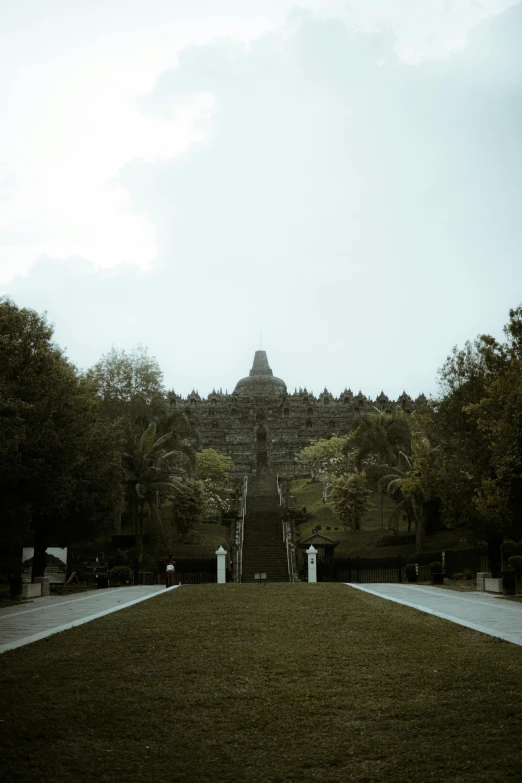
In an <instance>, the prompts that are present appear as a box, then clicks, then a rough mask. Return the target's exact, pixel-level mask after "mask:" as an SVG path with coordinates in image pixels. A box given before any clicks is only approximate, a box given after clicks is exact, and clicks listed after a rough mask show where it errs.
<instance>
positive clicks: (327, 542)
mask: <svg viewBox="0 0 522 783" xmlns="http://www.w3.org/2000/svg"><path fill="white" fill-rule="evenodd" d="M340 543H341V541H340V540H339V541H334V540H333V539H332V538H328V536H322V535H321V534H320V533H312V535H311V536H308V538H303V540H302V541H297V542H296V546H298V547H299V549H308V547H309V546H312V545H313V546H315V548H316V549H317V547H327V546H337V545H338V544H340Z"/></svg>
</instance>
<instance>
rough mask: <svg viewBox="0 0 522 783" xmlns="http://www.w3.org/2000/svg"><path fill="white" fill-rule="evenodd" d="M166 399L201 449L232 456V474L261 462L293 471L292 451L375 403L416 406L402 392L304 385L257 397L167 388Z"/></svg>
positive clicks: (336, 431) (346, 425)
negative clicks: (393, 395)
mask: <svg viewBox="0 0 522 783" xmlns="http://www.w3.org/2000/svg"><path fill="white" fill-rule="evenodd" d="M170 404H171V405H172V406H176V407H178V408H181V409H182V410H183V411H184V412H185V413H186V414H187V416H188V417H189V419H190V420H191V421H192V423H193V424H194V426H195V427H196V429H197V430H198V432H199V435H200V439H201V441H200V447H201V448H202V449H205V448H213V449H216V450H217V451H220V452H221V453H223V454H227V455H228V456H230V457H231V458H232V460H233V462H234V465H235V470H234V476H233V477H234V478H239V477H241V476H243V475H244V474H246V473H247V474H252V473H255V472H256V471H257V469H258V466H259V465H260V464H267V465H268V467H270V468H272V469H274V470H277V471H278V473H279V474H280V475H287V476H292V475H293V474H294V472H295V471H296V463H295V457H296V455H297V454H298V453H299V452H300V451H301V450H302V449H303V448H305V447H306V446H308V445H310V441H312V440H317V439H318V438H327V437H329V436H331V435H345V434H346V433H347V432H348V431H349V429H350V425H351V422H352V421H353V420H354V418H355V417H356V416H357V415H359V414H362V413H370V412H372V411H373V412H374V411H375V409H376V408H377V409H379V410H384V411H388V412H391V411H392V410H393V409H394V408H395V407H401V408H403V409H404V410H406V411H411V410H413V408H414V407H415V403H414V402H413V400H411V398H410V397H408V395H406V394H402V395H401V397H399V399H398V400H397V401H391V400H389V399H388V398H387V397H386V396H385V395H384V394H381V395H379V397H378V398H377V399H376V400H370V399H368V398H366V397H365V396H364V395H362V394H360V393H359V394H358V395H356V396H354V395H353V394H352V392H350V391H349V390H347V391H345V392H344V393H343V394H342V395H341V396H340V397H338V398H335V397H333V396H332V395H331V394H330V393H329V392H328V391H326V390H325V391H324V392H322V394H320V395H319V396H317V397H316V396H314V395H313V394H311V393H308V392H307V391H306V390H302V391H299V392H295V393H294V394H286V393H285V394H278V395H275V394H266V395H259V394H258V395H256V396H246V395H244V394H243V395H239V394H237V393H232V394H223V393H221V392H212V393H211V394H210V395H209V396H208V397H207V398H206V399H201V398H200V397H199V395H198V394H197V393H196V392H193V393H192V394H190V395H189V396H188V397H187V398H181V397H179V396H177V395H175V394H173V393H171V394H170ZM297 472H299V470H298V471H297Z"/></svg>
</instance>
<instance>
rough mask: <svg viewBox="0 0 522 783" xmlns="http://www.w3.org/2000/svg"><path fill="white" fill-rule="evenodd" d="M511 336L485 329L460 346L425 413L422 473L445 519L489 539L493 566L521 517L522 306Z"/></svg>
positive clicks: (516, 532) (518, 530)
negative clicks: (427, 453)
mask: <svg viewBox="0 0 522 783" xmlns="http://www.w3.org/2000/svg"><path fill="white" fill-rule="evenodd" d="M504 331H505V334H506V337H507V341H506V343H505V344H499V343H498V342H497V341H496V340H495V339H494V338H493V337H491V336H489V335H482V336H480V337H478V338H477V339H476V340H475V341H473V343H471V342H467V343H466V344H465V346H464V348H463V349H461V350H459V349H458V348H454V349H453V352H452V355H451V356H450V357H448V359H447V361H446V362H445V364H444V365H443V367H442V368H441V370H440V371H439V383H440V388H441V395H440V397H439V398H438V399H437V400H436V401H434V403H433V404H432V406H431V410H430V412H429V415H425V416H424V418H423V420H422V423H421V424H422V430H423V433H424V436H425V437H426V438H427V439H428V440H429V442H430V443H431V446H432V449H433V453H432V455H431V457H430V460H429V461H425V464H424V465H422V464H421V463H420V461H418V460H417V462H418V475H417V479H418V481H419V482H420V483H421V486H422V487H423V488H424V491H425V492H426V491H427V490H426V487H427V486H429V488H430V489H429V491H431V492H432V493H433V494H436V495H437V496H438V497H439V498H440V500H441V504H442V516H443V520H444V522H445V524H446V525H448V526H449V527H452V528H455V529H460V530H462V531H463V532H464V533H465V535H466V537H467V538H469V539H470V540H472V541H475V542H477V543H478V542H481V541H485V542H486V544H487V546H488V554H489V559H490V563H491V568H492V571H493V572H494V573H495V574H498V573H499V572H500V570H501V558H500V548H501V544H502V541H503V539H504V537H505V536H506V535H511V536H514V535H517V536H519V535H520V534H521V532H522V530H521V525H520V515H519V511H518V509H519V508H520V500H521V494H520V491H521V490H520V487H521V482H520V476H521V469H520V468H521V462H522V460H521V457H520V453H521V445H522V438H521V435H520V414H519V411H520V360H521V358H522V308H521V307H519V308H517V309H516V310H511V311H510V322H509V324H508V325H507V326H506V327H505V330H504Z"/></svg>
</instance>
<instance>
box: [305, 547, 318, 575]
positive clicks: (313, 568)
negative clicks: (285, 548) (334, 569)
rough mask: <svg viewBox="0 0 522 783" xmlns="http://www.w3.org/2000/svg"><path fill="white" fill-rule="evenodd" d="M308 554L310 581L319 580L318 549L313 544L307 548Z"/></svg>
mask: <svg viewBox="0 0 522 783" xmlns="http://www.w3.org/2000/svg"><path fill="white" fill-rule="evenodd" d="M306 554H307V556H308V581H309V582H317V549H316V548H315V546H314V545H313V544H312V545H311V546H309V547H308V549H307V550H306Z"/></svg>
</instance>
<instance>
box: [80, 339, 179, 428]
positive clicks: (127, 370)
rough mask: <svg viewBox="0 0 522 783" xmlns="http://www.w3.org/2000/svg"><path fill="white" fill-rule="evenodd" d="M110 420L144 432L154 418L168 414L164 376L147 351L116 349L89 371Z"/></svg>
mask: <svg viewBox="0 0 522 783" xmlns="http://www.w3.org/2000/svg"><path fill="white" fill-rule="evenodd" d="M89 375H90V377H92V378H93V379H94V381H95V382H96V385H97V388H98V393H99V395H100V398H101V400H102V410H103V411H104V413H105V414H106V415H107V416H108V418H110V419H112V420H115V419H122V420H124V422H125V423H126V424H127V425H128V426H130V427H131V429H132V430H137V431H139V432H141V431H142V430H143V429H144V428H146V427H147V426H148V425H149V424H150V422H151V421H152V420H153V419H154V418H158V417H159V416H161V415H164V414H165V410H166V393H165V388H164V386H163V373H162V372H161V369H160V366H159V364H158V362H157V360H156V359H155V358H154V357H153V356H149V354H148V351H147V348H144V347H143V346H142V345H138V346H137V347H136V348H134V350H132V351H129V352H126V351H124V350H117V349H116V348H114V347H113V348H112V349H111V350H110V351H109V353H107V354H105V355H104V356H102V357H101V359H100V360H99V361H98V362H97V363H96V364H95V365H94V367H93V368H92V369H91V370H90V371H89Z"/></svg>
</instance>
